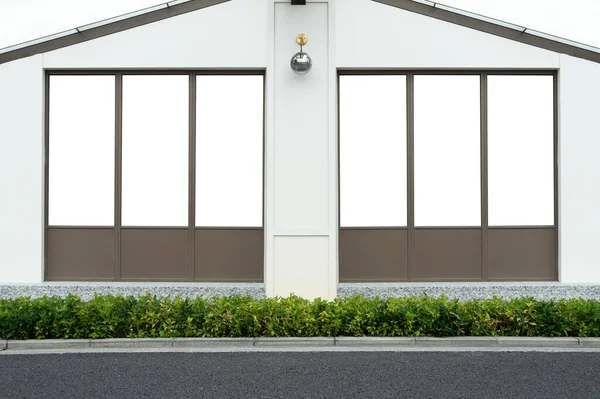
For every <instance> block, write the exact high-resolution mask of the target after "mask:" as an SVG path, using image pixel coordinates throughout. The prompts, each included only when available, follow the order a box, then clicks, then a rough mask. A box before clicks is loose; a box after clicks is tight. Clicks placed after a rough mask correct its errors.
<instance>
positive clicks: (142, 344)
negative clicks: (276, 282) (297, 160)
mask: <svg viewBox="0 0 600 399" xmlns="http://www.w3.org/2000/svg"><path fill="white" fill-rule="evenodd" d="M251 347H264V348H269V347H270V348H276V347H286V348H309V347H310V348H317V347H354V348H359V347H364V348H403V347H406V348H496V349H500V348H548V349H561V348H562V349H573V348H582V349H588V348H598V349H600V338H569V337H567V338H546V337H446V338H435V337H416V338H415V337H311V338H294V337H290V338H287V337H286V338H270V337H259V338H111V339H45V340H33V339H31V340H22V341H0V351H11V350H15V351H26V350H45V349H54V350H57V349H58V350H60V349H129V348H138V349H152V348H191V349H194V348H195V349H209V348H229V349H236V348H240V349H242V348H251Z"/></svg>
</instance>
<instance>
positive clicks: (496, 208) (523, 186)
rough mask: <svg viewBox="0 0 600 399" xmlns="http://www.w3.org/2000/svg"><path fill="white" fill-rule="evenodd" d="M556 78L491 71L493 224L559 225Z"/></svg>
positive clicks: (490, 111) (491, 191)
mask: <svg viewBox="0 0 600 399" xmlns="http://www.w3.org/2000/svg"><path fill="white" fill-rule="evenodd" d="M553 79H554V78H553V77H552V76H489V77H488V97H489V101H488V120H489V122H488V123H489V126H488V173H489V185H488V188H489V200H488V201H489V224H490V225H494V226H520V225H554V92H553V91H554V86H553Z"/></svg>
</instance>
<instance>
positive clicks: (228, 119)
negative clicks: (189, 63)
mask: <svg viewBox="0 0 600 399" xmlns="http://www.w3.org/2000/svg"><path fill="white" fill-rule="evenodd" d="M196 79H197V80H196V82H197V83H196V91H197V96H196V98H197V100H196V121H197V124H196V226H203V227H207V226H238V227H260V226H262V223H263V212H262V208H263V203H262V197H263V196H262V186H263V185H262V179H263V175H262V169H263V160H262V152H263V151H262V148H263V95H262V91H263V88H262V87H263V79H262V76H198V77H197V78H196Z"/></svg>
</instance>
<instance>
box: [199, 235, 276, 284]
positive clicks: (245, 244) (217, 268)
mask: <svg viewBox="0 0 600 399" xmlns="http://www.w3.org/2000/svg"><path fill="white" fill-rule="evenodd" d="M195 240H196V242H195V254H196V261H195V263H196V264H195V279H196V281H222V282H227V281H230V282H232V281H237V282H263V281H264V266H263V265H264V230H263V229H262V228H256V229H197V230H196V232H195Z"/></svg>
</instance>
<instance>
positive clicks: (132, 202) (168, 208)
mask: <svg viewBox="0 0 600 399" xmlns="http://www.w3.org/2000/svg"><path fill="white" fill-rule="evenodd" d="M188 84H189V79H188V77H187V76H183V75H182V76H167V75H164V76H154V75H147V76H139V75H138V76H131V75H126V76H124V77H123V157H122V160H123V161H122V162H123V166H122V168H123V186H122V187H123V197H122V198H123V211H122V218H123V219H122V224H123V226H187V224H188V141H189V134H188V131H189V116H188V114H189V106H188V101H189V99H188V98H189V95H188V91H189V87H188Z"/></svg>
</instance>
